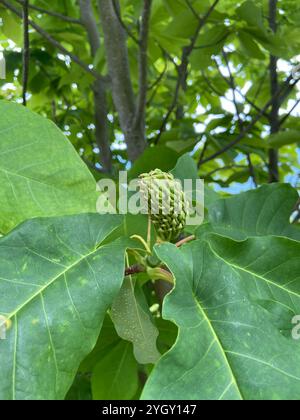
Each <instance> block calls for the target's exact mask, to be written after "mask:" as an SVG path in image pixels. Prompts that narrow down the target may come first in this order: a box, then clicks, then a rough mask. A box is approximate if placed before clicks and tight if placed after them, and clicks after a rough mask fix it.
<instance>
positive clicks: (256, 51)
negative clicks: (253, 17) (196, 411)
mask: <svg viewBox="0 0 300 420" xmlns="http://www.w3.org/2000/svg"><path fill="white" fill-rule="evenodd" d="M238 35H239V40H240V42H241V46H242V49H243V51H244V52H245V54H247V55H248V56H249V57H252V58H256V59H258V60H264V58H265V55H264V54H263V52H262V51H261V49H260V48H259V46H258V45H257V43H256V42H255V41H253V37H251V36H250V35H249V34H248V33H247V32H244V31H240V32H239V34H238Z"/></svg>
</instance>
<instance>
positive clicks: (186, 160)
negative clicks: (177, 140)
mask: <svg viewBox="0 0 300 420" xmlns="http://www.w3.org/2000/svg"><path fill="white" fill-rule="evenodd" d="M171 174H172V175H174V177H175V178H176V179H179V180H180V181H181V182H182V183H184V180H185V179H191V180H192V181H193V183H195V181H196V180H197V179H198V180H199V176H198V169H197V165H196V162H195V160H194V159H193V158H192V157H191V156H190V155H189V154H188V153H187V154H185V155H183V156H181V157H180V158H179V159H178V162H177V164H176V166H175V168H174V169H172V171H171ZM195 185H196V184H194V187H195ZM204 189H205V197H204V199H205V205H206V206H208V205H209V204H212V203H214V202H215V201H217V200H218V199H219V198H220V197H219V195H218V194H217V193H216V192H215V191H213V190H212V189H210V188H209V187H207V186H206V185H205V186H204Z"/></svg>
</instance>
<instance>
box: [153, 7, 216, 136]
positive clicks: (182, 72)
mask: <svg viewBox="0 0 300 420" xmlns="http://www.w3.org/2000/svg"><path fill="white" fill-rule="evenodd" d="M219 1H220V0H215V1H214V3H213V4H212V6H211V7H210V8H209V10H208V11H207V12H206V14H205V15H204V17H203V18H200V17H199V18H200V19H199V22H198V25H197V29H196V31H195V34H194V36H193V37H192V39H191V42H190V45H189V46H188V47H186V48H184V51H183V55H182V59H181V65H180V66H179V69H178V79H177V83H176V87H175V93H174V97H173V101H172V103H171V105H170V107H169V109H168V112H167V114H166V115H165V117H164V119H163V121H162V124H161V126H160V129H159V133H158V135H157V137H156V139H155V142H154V143H155V144H158V143H159V141H160V138H161V136H162V134H163V132H164V131H165V130H166V126H167V124H168V121H169V119H170V117H171V115H172V113H173V111H174V110H175V108H176V105H177V102H178V98H179V92H180V88H181V86H182V84H183V81H184V77H186V73H187V68H188V64H189V57H190V55H191V53H192V52H193V49H194V47H195V44H196V42H197V39H198V36H199V33H200V31H201V29H202V28H203V27H204V26H205V24H206V22H207V20H208V19H209V17H210V15H211V14H212V12H213V11H214V10H215V8H216V6H217V4H218V3H219Z"/></svg>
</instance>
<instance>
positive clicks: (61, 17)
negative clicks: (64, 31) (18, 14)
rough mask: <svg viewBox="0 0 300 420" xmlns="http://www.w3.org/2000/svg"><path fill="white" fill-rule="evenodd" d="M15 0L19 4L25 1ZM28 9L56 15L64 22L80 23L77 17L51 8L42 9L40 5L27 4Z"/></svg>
mask: <svg viewBox="0 0 300 420" xmlns="http://www.w3.org/2000/svg"><path fill="white" fill-rule="evenodd" d="M16 1H17V2H18V3H19V4H21V5H22V6H23V5H24V3H25V0H16ZM29 9H32V10H36V11H37V12H40V13H44V14H45V15H49V16H52V17H56V18H58V19H61V20H63V21H64V22H68V23H75V24H77V25H81V21H80V20H79V19H75V18H72V17H69V16H65V15H62V14H61V13H58V12H54V11H52V10H46V9H43V8H42V7H39V6H35V5H33V4H29Z"/></svg>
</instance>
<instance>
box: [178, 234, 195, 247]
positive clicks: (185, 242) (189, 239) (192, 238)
mask: <svg viewBox="0 0 300 420" xmlns="http://www.w3.org/2000/svg"><path fill="white" fill-rule="evenodd" d="M195 239H196V236H195V235H191V236H188V237H187V238H184V239H182V240H181V241H179V242H177V244H176V246H177V248H180V247H181V246H182V245H185V244H187V243H189V242H192V241H194V240H195Z"/></svg>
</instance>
